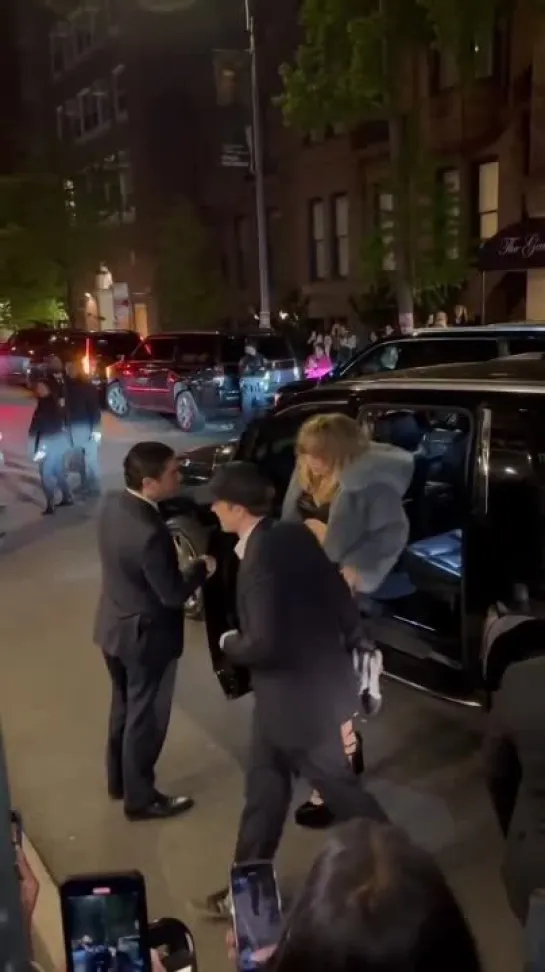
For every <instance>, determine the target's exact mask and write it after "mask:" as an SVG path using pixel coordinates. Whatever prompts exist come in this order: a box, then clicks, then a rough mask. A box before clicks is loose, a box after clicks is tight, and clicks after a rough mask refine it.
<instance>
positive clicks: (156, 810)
mask: <svg viewBox="0 0 545 972" xmlns="http://www.w3.org/2000/svg"><path fill="white" fill-rule="evenodd" d="M193 806H194V801H193V800H192V799H191V797H184V796H179V797H161V798H160V799H155V800H154V801H153V803H150V804H149V806H147V807H142V809H141V810H127V809H126V810H125V816H126V818H127V820H135V821H136V820H168V819H170V818H171V817H179V816H181V814H182V813H187V811H188V810H191V808H192V807H193Z"/></svg>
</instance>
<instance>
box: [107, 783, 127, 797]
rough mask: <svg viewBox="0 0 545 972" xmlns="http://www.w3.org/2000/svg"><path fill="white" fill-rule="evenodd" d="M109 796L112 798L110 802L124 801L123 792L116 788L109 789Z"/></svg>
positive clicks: (110, 787)
mask: <svg viewBox="0 0 545 972" xmlns="http://www.w3.org/2000/svg"><path fill="white" fill-rule="evenodd" d="M108 796H109V797H110V800H122V799H123V790H121V789H118V788H117V787H115V786H109V787H108Z"/></svg>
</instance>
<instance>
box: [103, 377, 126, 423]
mask: <svg viewBox="0 0 545 972" xmlns="http://www.w3.org/2000/svg"><path fill="white" fill-rule="evenodd" d="M106 405H107V407H108V411H109V412H112V414H113V415H115V416H116V417H117V418H127V416H128V415H129V414H130V411H131V406H130V405H129V401H128V399H127V396H126V395H125V392H124V391H123V389H122V387H121V384H120V382H119V381H112V382H111V384H109V385H108V387H107V389H106Z"/></svg>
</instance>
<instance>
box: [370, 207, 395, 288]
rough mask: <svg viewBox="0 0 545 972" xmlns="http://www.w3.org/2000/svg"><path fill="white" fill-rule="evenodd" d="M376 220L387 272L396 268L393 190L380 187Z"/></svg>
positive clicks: (383, 266) (383, 261)
mask: <svg viewBox="0 0 545 972" xmlns="http://www.w3.org/2000/svg"><path fill="white" fill-rule="evenodd" d="M375 210H376V212H375V222H376V227H377V230H378V233H379V236H380V242H381V246H382V269H383V270H384V271H385V272H386V273H391V272H392V271H393V270H395V266H396V261H395V252H394V244H395V239H394V226H395V218H394V197H393V194H392V193H391V192H384V191H383V190H381V189H379V190H377V193H376V198H375Z"/></svg>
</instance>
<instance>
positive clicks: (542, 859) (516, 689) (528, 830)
mask: <svg viewBox="0 0 545 972" xmlns="http://www.w3.org/2000/svg"><path fill="white" fill-rule="evenodd" d="M485 757H486V758H485V765H486V776H487V783H488V788H489V791H490V795H491V797H492V801H493V804H494V808H495V810H496V814H497V817H498V820H499V823H500V826H501V829H502V831H503V833H504V835H505V837H506V839H507V843H506V851H505V858H504V864H503V876H504V881H505V885H506V889H507V894H508V897H509V901H510V903H511V907H512V908H513V910H514V912H515V914H516V915H517V916H518V918H519V919H520V921H521V922H524V921H525V920H526V914H527V909H528V900H529V897H530V895H531V894H532V892H533V891H535V890H536V889H538V888H545V657H543V656H539V657H535V658H529V659H527V660H525V661H519V662H516V663H515V664H513V665H511V666H510V667H509V668H508V669H507V671H506V673H505V675H504V677H503V681H502V684H501V687H500V689H499V691H498V693H497V695H496V698H495V700H494V705H493V709H492V713H491V715H490V717H489V725H488V735H487V743H486V750H485Z"/></svg>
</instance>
